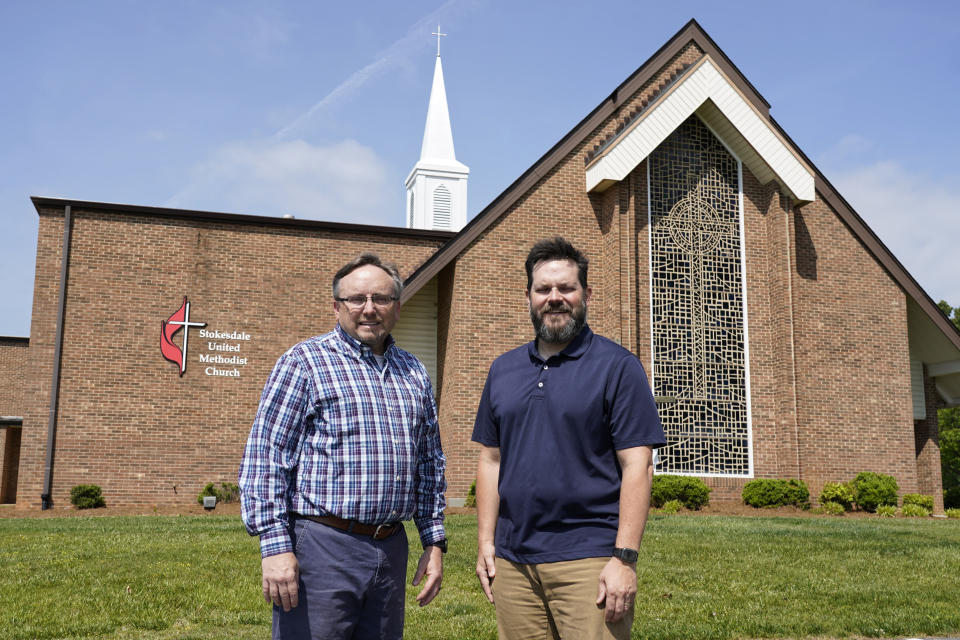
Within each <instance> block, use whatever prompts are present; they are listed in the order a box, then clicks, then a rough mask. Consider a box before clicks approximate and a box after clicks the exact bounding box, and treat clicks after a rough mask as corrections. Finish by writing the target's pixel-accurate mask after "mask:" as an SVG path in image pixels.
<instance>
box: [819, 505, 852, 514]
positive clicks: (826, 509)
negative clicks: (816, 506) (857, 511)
mask: <svg viewBox="0 0 960 640" xmlns="http://www.w3.org/2000/svg"><path fill="white" fill-rule="evenodd" d="M820 510H821V511H822V512H823V513H826V514H827V515H831V516H842V515H843V514H845V513H846V512H847V510H846V509H844V508H843V505H842V504H840V503H839V502H824V503H822V504H821V506H820Z"/></svg>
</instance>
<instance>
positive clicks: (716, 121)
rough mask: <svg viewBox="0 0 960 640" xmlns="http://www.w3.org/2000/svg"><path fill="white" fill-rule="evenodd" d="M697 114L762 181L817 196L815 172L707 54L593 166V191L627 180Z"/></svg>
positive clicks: (803, 196)
mask: <svg viewBox="0 0 960 640" xmlns="http://www.w3.org/2000/svg"><path fill="white" fill-rule="evenodd" d="M693 113H696V114H697V115H698V116H699V117H700V118H701V119H702V120H704V122H706V123H707V125H709V126H710V127H711V128H712V129H713V130H714V132H715V133H716V134H717V135H718V136H720V138H722V139H723V141H724V142H725V143H726V144H727V145H729V146H730V148H731V149H732V150H733V151H734V152H735V153H736V154H737V155H738V156H739V157H740V159H741V160H743V162H744V164H746V165H747V167H748V168H749V169H750V171H751V173H753V174H754V175H755V176H757V178H758V179H759V180H761V182H763V183H766V182H769V181H770V180H772V179H774V178H775V179H776V180H777V181H778V182H780V184H782V185H783V186H784V187H785V188H786V190H787V191H788V192H789V194H790V195H791V196H792V197H793V198H794V199H795V200H799V201H801V202H811V201H812V200H814V198H815V195H814V176H813V171H812V170H811V169H810V168H809V167H807V166H806V165H805V164H804V163H803V162H801V160H800V159H799V157H798V156H797V155H796V154H794V153H793V151H792V150H791V149H790V147H789V146H788V145H787V143H786V141H784V140H783V139H782V138H781V137H780V135H779V134H778V133H777V132H776V131H775V130H774V129H773V128H772V127H771V126H770V125H769V124H767V122H766V121H765V120H764V119H763V118H762V117H761V116H760V114H758V113H757V111H756V109H754V108H753V106H752V105H750V103H749V102H747V101H746V99H744V97H743V96H742V95H741V94H740V92H739V91H738V90H737V89H736V87H735V86H734V85H733V83H732V82H730V80H729V79H728V78H727V77H726V76H725V75H723V73H722V72H721V71H720V70H719V69H718V68H717V67H716V66H715V65H714V64H713V61H712V60H710V57H709V56H704V57H703V58H702V59H701V60H700V61H699V62H698V63H697V64H695V65H694V66H693V67H691V68H690V69H688V70H687V71H686V72H685V74H684V75H683V76H681V77H680V78H679V79H678V80H677V82H676V83H675V84H674V85H673V86H671V87H669V88H668V89H667V90H666V91H665V92H664V94H663V95H661V96H659V97H658V98H657V99H656V100H655V101H654V102H653V104H651V105H650V106H649V107H648V108H647V110H646V111H645V112H643V113H642V114H641V115H640V117H639V118H638V119H637V120H636V121H635V122H633V123H631V124H630V126H628V127H627V128H626V129H625V130H624V131H623V132H622V133H621V134H620V135H619V136H618V137H617V138H614V139H613V140H612V141H611V142H610V144H609V146H608V147H607V148H606V149H604V150H603V151H602V152H601V154H600V155H599V156H598V158H597V159H596V160H594V161H593V162H592V163H591V164H590V165H588V166H587V170H586V178H587V191H588V192H589V191H603V190H605V189H606V188H607V187H609V186H610V185H612V184H613V183H615V182H619V181H620V180H623V179H624V178H625V177H626V176H627V174H629V173H630V172H631V171H633V169H634V168H636V167H637V165H639V164H640V163H641V162H643V160H644V158H646V157H647V156H649V155H650V154H651V153H652V152H653V150H654V149H656V148H657V146H658V145H659V144H660V143H661V142H663V141H664V140H665V139H666V138H667V136H669V135H670V134H671V133H673V132H674V131H675V130H676V128H677V127H679V126H680V125H681V124H682V123H683V121H684V120H686V119H687V118H689V117H690V115H691V114H693Z"/></svg>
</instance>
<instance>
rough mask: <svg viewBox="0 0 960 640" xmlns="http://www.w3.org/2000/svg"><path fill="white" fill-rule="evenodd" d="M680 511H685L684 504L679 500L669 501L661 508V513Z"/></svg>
mask: <svg viewBox="0 0 960 640" xmlns="http://www.w3.org/2000/svg"><path fill="white" fill-rule="evenodd" d="M680 509H683V503H682V502H680V501H679V500H667V501H666V502H664V503H663V506H662V507H660V513H678V512H679V511H680Z"/></svg>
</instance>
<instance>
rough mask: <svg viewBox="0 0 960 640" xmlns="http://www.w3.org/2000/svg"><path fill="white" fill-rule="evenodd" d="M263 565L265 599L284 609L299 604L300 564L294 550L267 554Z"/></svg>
mask: <svg viewBox="0 0 960 640" xmlns="http://www.w3.org/2000/svg"><path fill="white" fill-rule="evenodd" d="M260 565H261V566H262V567H263V599H264V600H266V601H267V602H272V603H273V604H275V605H277V606H278V607H283V610H284V611H290V609H292V608H293V607H295V606H297V604H298V602H299V593H300V565H298V564H297V556H295V555H293V553H292V552H287V553H279V554H277V555H275V556H267V557H266V558H264V559H263V560H262V561H261V562H260Z"/></svg>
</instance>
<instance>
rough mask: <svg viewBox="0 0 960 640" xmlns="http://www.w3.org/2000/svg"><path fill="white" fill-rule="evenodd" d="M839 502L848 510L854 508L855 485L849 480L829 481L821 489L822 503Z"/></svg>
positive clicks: (824, 504)
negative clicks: (851, 484) (852, 485)
mask: <svg viewBox="0 0 960 640" xmlns="http://www.w3.org/2000/svg"><path fill="white" fill-rule="evenodd" d="M827 503H833V504H838V505H840V506H841V507H843V508H844V510H846V511H850V509H852V508H853V487H851V486H850V483H849V482H828V483H826V484H825V485H823V490H822V491H820V504H821V505H823V506H826V505H827Z"/></svg>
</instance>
